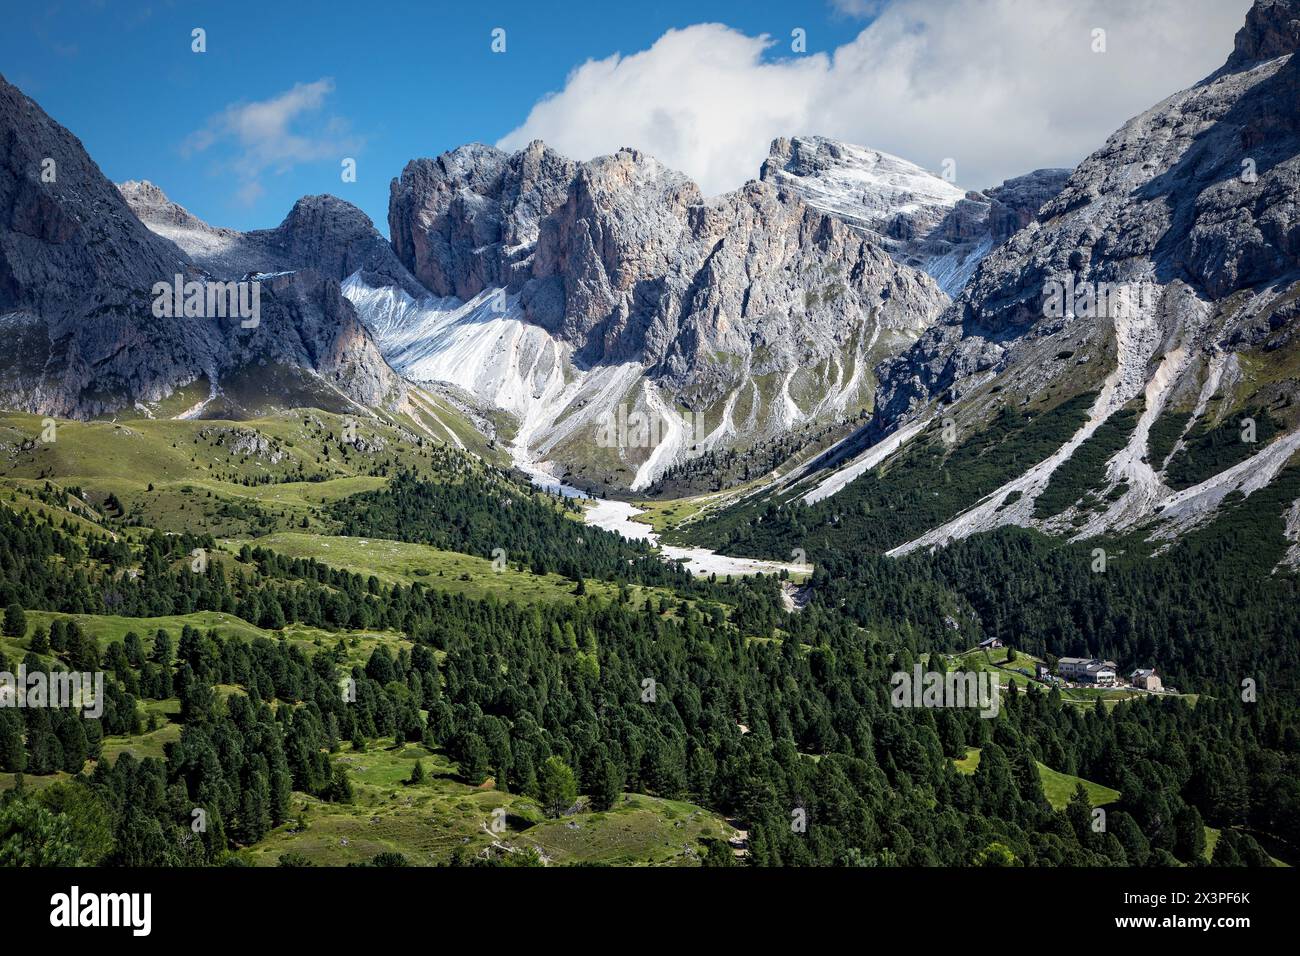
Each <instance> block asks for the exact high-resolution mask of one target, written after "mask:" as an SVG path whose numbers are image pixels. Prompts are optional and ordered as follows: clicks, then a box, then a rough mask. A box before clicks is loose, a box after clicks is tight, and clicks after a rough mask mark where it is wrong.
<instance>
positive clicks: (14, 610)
mask: <svg viewBox="0 0 1300 956" xmlns="http://www.w3.org/2000/svg"><path fill="white" fill-rule="evenodd" d="M4 633H5V637H26V636H27V614H26V612H25V611H23V609H22V607H21V606H20V605H17V604H10V605H9V606H8V607H7V608H5V624H4Z"/></svg>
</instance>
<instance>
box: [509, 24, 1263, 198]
mask: <svg viewBox="0 0 1300 956" xmlns="http://www.w3.org/2000/svg"><path fill="white" fill-rule="evenodd" d="M834 2H835V5H836V6H837V7H838V8H839V9H841V10H843V11H845V12H857V13H859V14H864V15H865V14H869V13H870V11H872V10H873V9H875V7H876V2H875V0H870V2H868V0H834ZM1249 5H1250V0H1143V2H1142V3H1140V4H1135V3H1133V2H1132V0H892V2H888V3H885V4H883V5H882V7H881V10H880V14H879V16H878V17H877V19H875V20H874V21H873V22H871V23H870V24H869V25H867V26H866V27H865V28H864V29H863V31H862V32H861V33H860V34H859V35H858V36H857V37H856V39H854V40H853V41H851V42H849V43H847V44H845V45H843V46H841V47H839V48H837V49H835V50H832V51H829V53H811V54H809V55H805V56H799V55H795V54H793V53H791V52H790V37H789V36H783V37H768V36H762V37H750V36H746V35H744V34H742V33H739V32H737V31H735V30H733V29H731V28H729V27H726V26H724V25H721V24H700V25H697V26H692V27H688V28H686V29H682V30H671V31H669V32H668V33H665V34H664V35H663V36H662V37H660V38H659V40H657V41H656V42H655V43H654V45H653V46H651V47H650V48H649V49H648V50H644V51H641V52H638V53H634V54H631V55H628V56H622V55H619V54H615V55H613V56H610V57H607V58H605V59H601V60H589V61H587V62H586V63H584V64H582V65H581V66H579V67H577V68H576V69H575V70H574V71H573V72H572V73H571V74H570V75H569V77H568V79H567V81H566V83H565V86H564V89H563V90H561V91H559V92H558V93H554V94H551V95H549V96H547V97H545V98H543V99H542V100H541V101H539V102H538V103H537V104H536V105H535V106H534V107H533V109H532V111H531V112H530V113H529V115H528V117H527V119H526V120H525V121H524V123H523V124H522V125H520V126H519V127H518V128H516V129H515V130H513V131H512V132H510V133H509V134H507V135H506V136H505V137H504V138H503V139H502V140H501V142H500V145H501V146H502V147H503V148H508V149H517V148H519V147H520V146H522V145H524V144H525V143H527V142H528V141H529V140H532V139H544V140H545V141H546V142H547V143H549V144H550V145H551V146H553V147H554V148H556V149H558V150H559V151H560V152H562V153H565V154H566V155H569V156H571V157H573V158H576V159H588V158H590V157H592V156H598V155H602V154H606V153H610V152H613V151H614V150H616V149H618V148H619V147H620V146H635V147H638V148H640V149H643V150H645V151H646V152H648V153H650V154H652V155H654V156H656V157H657V158H658V159H660V160H662V161H663V162H665V163H667V164H668V165H669V166H673V167H675V168H678V169H681V170H682V171H684V172H686V173H688V174H690V175H691V176H693V177H695V178H696V179H697V180H698V181H699V183H700V185H701V187H702V188H703V189H704V191H705V192H706V193H708V194H716V193H719V192H723V191H725V190H728V189H733V188H735V187H736V186H738V185H740V184H741V183H743V182H744V181H745V180H747V179H752V178H754V177H755V176H756V175H757V174H758V167H759V165H760V164H761V162H762V160H763V158H764V157H765V156H766V155H767V148H768V144H769V142H770V141H771V140H772V139H774V138H775V137H777V136H791V135H799V134H822V135H826V136H832V137H835V138H838V139H842V140H846V141H848V142H853V143H858V144H862V145H866V146H872V147H875V148H877V149H882V150H886V151H887V152H891V153H896V154H898V155H900V156H903V157H905V158H907V159H910V160H912V161H913V162H916V163H919V164H920V165H922V166H925V167H927V168H930V169H935V170H937V169H939V168H940V167H941V165H942V163H943V160H944V159H945V158H947V157H952V158H953V159H955V160H956V162H957V178H958V181H959V182H960V183H961V184H963V185H965V186H967V187H970V188H979V187H983V186H988V185H992V184H995V183H998V182H1001V181H1002V180H1003V179H1006V178H1008V177H1009V176H1014V175H1018V174H1020V173H1023V172H1027V171H1028V170H1030V169H1034V168H1037V167H1041V166H1073V165H1075V164H1076V163H1078V162H1079V160H1081V159H1082V158H1083V157H1084V156H1086V155H1087V154H1088V153H1090V152H1092V151H1093V150H1095V149H1097V148H1098V147H1100V146H1101V145H1102V143H1103V142H1104V141H1105V139H1106V137H1107V136H1109V135H1110V133H1112V132H1113V131H1114V130H1115V129H1117V128H1118V127H1119V126H1120V125H1121V124H1122V123H1123V122H1124V121H1125V120H1127V119H1128V118H1130V117H1131V116H1133V115H1135V114H1137V113H1139V112H1141V111H1143V110H1145V109H1147V108H1148V107H1150V106H1152V105H1154V104H1155V103H1157V102H1158V101H1159V100H1161V99H1163V98H1164V97H1165V96H1168V95H1169V94H1171V93H1174V92H1176V91H1177V90H1179V89H1181V88H1183V87H1186V86H1188V85H1190V84H1192V83H1194V82H1195V81H1197V80H1199V79H1201V78H1202V77H1204V76H1206V75H1207V74H1209V73H1211V72H1213V71H1214V70H1215V69H1217V68H1218V67H1219V66H1220V65H1221V64H1222V63H1223V61H1224V60H1225V59H1226V58H1227V56H1228V53H1229V52H1230V51H1231V49H1232V38H1233V35H1234V34H1235V32H1236V30H1237V29H1238V27H1239V26H1240V25H1241V23H1242V22H1243V21H1244V18H1245V12H1246V9H1247V8H1248V7H1249ZM792 29H793V25H792ZM1095 29H1104V30H1105V31H1106V52H1104V53H1094V52H1093V31H1094V30H1095ZM808 44H809V49H810V50H815V49H816V37H815V36H813V35H810V36H809V37H808Z"/></svg>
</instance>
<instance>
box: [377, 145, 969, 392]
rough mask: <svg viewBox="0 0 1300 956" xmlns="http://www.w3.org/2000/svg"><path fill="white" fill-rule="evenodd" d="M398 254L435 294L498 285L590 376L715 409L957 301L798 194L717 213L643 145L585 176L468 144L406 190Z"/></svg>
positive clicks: (537, 154)
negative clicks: (632, 375) (634, 378)
mask: <svg viewBox="0 0 1300 956" xmlns="http://www.w3.org/2000/svg"><path fill="white" fill-rule="evenodd" d="M389 224H390V227H391V230H392V241H393V246H394V249H395V250H396V251H397V254H398V256H399V258H401V260H402V262H403V264H404V265H405V266H406V267H407V268H408V269H409V270H410V271H411V272H412V273H413V274H414V275H415V276H416V277H417V278H418V279H420V281H422V282H423V283H424V284H425V285H426V286H427V287H428V288H429V289H430V290H431V291H432V292H434V293H435V294H436V295H441V296H456V297H457V298H460V299H467V298H471V297H473V296H475V295H477V294H479V293H481V292H482V291H483V290H484V289H487V288H491V287H501V288H503V289H505V290H506V292H507V293H508V294H510V295H518V297H519V301H520V303H521V304H522V308H523V311H524V315H525V317H526V319H527V320H528V321H529V322H530V323H532V324H534V325H537V326H540V327H541V328H543V329H546V330H547V331H549V332H550V333H552V334H553V335H554V336H556V337H557V338H558V339H560V340H561V341H563V342H564V343H565V344H566V345H568V346H569V347H571V348H572V349H573V350H574V353H575V356H576V359H577V361H579V362H580V363H582V364H584V365H588V366H591V365H601V364H616V363H623V362H637V363H640V364H642V365H643V366H645V367H646V368H647V369H650V370H652V371H651V374H653V375H654V376H655V377H656V379H658V380H660V381H662V382H663V383H665V384H667V385H668V386H669V387H670V388H671V389H672V390H673V391H674V392H675V393H677V394H678V395H686V396H692V397H693V400H695V401H699V402H704V403H707V402H708V401H711V400H715V399H717V398H718V397H719V396H720V395H721V394H723V392H725V391H726V390H727V389H728V388H729V387H730V388H734V387H736V385H738V384H739V381H738V377H737V374H738V370H740V369H744V370H746V374H749V375H753V374H763V373H765V372H772V371H781V370H789V369H792V368H794V367H796V366H797V365H798V364H799V363H801V362H809V361H811V362H814V363H815V362H817V361H821V360H824V359H826V358H827V357H828V356H830V355H831V354H833V353H835V352H837V350H840V349H842V348H844V347H845V345H846V343H849V342H850V341H852V340H853V339H855V338H856V337H857V335H858V333H859V332H862V331H863V330H864V329H868V330H870V331H871V332H872V333H874V334H873V335H869V336H868V337H869V338H879V337H880V334H881V333H885V338H888V339H889V340H890V341H891V342H893V343H894V344H895V345H897V344H899V343H900V342H901V341H906V340H909V339H911V338H914V337H915V336H916V335H917V334H919V332H920V331H921V330H922V329H924V328H925V327H926V326H927V325H928V323H929V322H930V320H931V319H932V318H933V316H934V315H935V314H936V313H937V312H938V310H939V309H940V308H941V307H942V306H943V304H944V303H945V301H946V298H945V296H944V295H943V294H942V292H940V291H939V289H938V288H937V287H936V286H935V284H934V283H933V282H932V281H931V280H930V279H929V278H928V277H927V276H925V275H924V274H923V273H921V272H920V271H918V270H916V269H913V268H910V267H908V266H905V265H902V264H900V263H898V262H897V261H895V260H894V259H892V258H891V257H890V256H889V254H888V253H887V251H886V250H884V249H883V248H882V247H881V246H880V244H879V243H878V242H876V241H873V237H870V236H867V235H864V234H862V233H861V232H859V231H857V230H855V229H853V228H851V227H850V226H849V225H847V224H846V223H845V222H844V221H843V220H842V219H841V218H839V217H837V216H835V215H833V214H829V213H827V212H826V211H823V210H819V209H816V208H813V207H812V206H810V205H809V204H808V203H806V202H804V200H803V199H802V198H801V197H800V196H799V195H798V194H797V193H795V192H794V191H792V190H789V189H785V188H782V187H781V186H780V185H778V184H776V183H772V182H751V183H749V184H747V185H746V186H744V187H743V188H741V189H739V190H736V191H735V192H732V193H729V194H726V195H724V196H721V197H718V198H716V199H711V200H706V199H705V198H704V197H703V196H702V195H701V193H700V190H699V188H698V187H697V186H696V185H695V183H693V182H692V181H691V180H690V179H689V178H687V177H686V176H684V175H682V174H681V173H678V172H676V171H674V170H671V169H668V168H666V167H664V166H663V165H662V164H661V163H659V162H657V161H656V160H654V159H653V158H651V157H649V156H647V155H645V154H644V153H641V152H639V151H637V150H635V149H623V150H619V151H618V152H617V153H615V154H614V155H612V156H605V157H600V158H598V159H594V160H591V161H590V162H584V163H573V162H570V161H568V160H565V159H564V158H562V157H560V156H558V155H557V154H556V153H555V152H554V151H552V150H550V149H549V148H548V147H546V146H545V145H543V144H541V143H533V144H530V145H529V146H528V147H526V148H525V149H524V150H522V151H520V152H519V153H516V154H514V155H513V156H508V155H506V154H504V153H502V152H500V151H499V150H495V149H491V148H489V147H484V146H478V145H473V146H466V147H462V148H460V149H458V150H455V151H453V152H451V153H447V154H445V155H443V156H441V157H439V158H438V159H436V160H416V161H413V162H412V163H409V164H408V165H407V167H406V169H405V170H404V171H403V174H402V176H401V178H400V179H398V180H394V182H393V186H392V193H391V198H390V203H389Z"/></svg>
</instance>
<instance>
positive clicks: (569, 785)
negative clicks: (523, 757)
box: [537, 755, 578, 817]
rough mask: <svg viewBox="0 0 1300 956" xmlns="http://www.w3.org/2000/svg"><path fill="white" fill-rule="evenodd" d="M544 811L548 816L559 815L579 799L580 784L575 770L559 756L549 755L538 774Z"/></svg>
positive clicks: (538, 784) (538, 785)
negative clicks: (574, 775)
mask: <svg viewBox="0 0 1300 956" xmlns="http://www.w3.org/2000/svg"><path fill="white" fill-rule="evenodd" d="M537 787H538V790H539V792H540V798H541V804H542V811H543V812H544V813H545V814H546V815H547V816H548V817H558V816H560V815H561V814H563V813H564V811H565V810H567V809H569V807H571V806H573V804H574V802H575V801H576V800H577V799H578V784H577V782H576V781H575V780H574V778H573V770H571V769H570V768H569V765H568V764H566V763H565V762H564V761H563V760H561V759H560V758H559V757H556V756H554V755H552V756H550V757H547V758H546V760H545V762H543V764H542V772H541V773H540V774H539V775H538V780H537Z"/></svg>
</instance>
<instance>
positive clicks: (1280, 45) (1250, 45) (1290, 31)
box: [1224, 0, 1300, 72]
mask: <svg viewBox="0 0 1300 956" xmlns="http://www.w3.org/2000/svg"><path fill="white" fill-rule="evenodd" d="M1297 49H1300V2H1297V0H1256V2H1255V3H1254V5H1253V6H1252V7H1251V8H1250V10H1249V11H1248V12H1247V13H1246V23H1245V25H1244V26H1243V27H1242V28H1241V29H1240V30H1238V31H1237V37H1236V40H1235V42H1234V43H1233V50H1232V56H1230V57H1229V58H1228V62H1227V65H1226V66H1225V67H1224V69H1226V70H1228V71H1233V72H1235V71H1237V70H1240V69H1242V68H1243V67H1248V66H1252V65H1254V64H1256V63H1262V62H1264V61H1265V60H1273V59H1276V58H1277V57H1279V56H1286V55H1287V54H1289V53H1294V52H1295V51H1296V50H1297Z"/></svg>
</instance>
